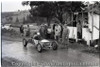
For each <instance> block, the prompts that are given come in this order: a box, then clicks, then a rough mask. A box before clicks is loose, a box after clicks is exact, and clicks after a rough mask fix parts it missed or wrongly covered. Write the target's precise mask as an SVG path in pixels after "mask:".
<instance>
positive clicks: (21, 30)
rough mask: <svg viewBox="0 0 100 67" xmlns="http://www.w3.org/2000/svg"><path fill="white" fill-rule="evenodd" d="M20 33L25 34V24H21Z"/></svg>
mask: <svg viewBox="0 0 100 67" xmlns="http://www.w3.org/2000/svg"><path fill="white" fill-rule="evenodd" d="M20 33H21V35H22V36H23V34H24V27H23V25H21V26H20Z"/></svg>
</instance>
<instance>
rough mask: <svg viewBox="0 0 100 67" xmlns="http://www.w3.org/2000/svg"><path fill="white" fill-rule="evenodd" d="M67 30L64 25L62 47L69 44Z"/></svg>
mask: <svg viewBox="0 0 100 67" xmlns="http://www.w3.org/2000/svg"><path fill="white" fill-rule="evenodd" d="M69 32H70V31H69V29H68V28H67V24H66V23H65V24H64V26H63V33H62V44H63V45H64V46H66V45H68V44H69Z"/></svg>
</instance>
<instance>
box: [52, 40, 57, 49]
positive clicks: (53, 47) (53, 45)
mask: <svg viewBox="0 0 100 67" xmlns="http://www.w3.org/2000/svg"><path fill="white" fill-rule="evenodd" d="M57 48H58V45H57V43H56V42H53V43H52V49H53V50H57Z"/></svg>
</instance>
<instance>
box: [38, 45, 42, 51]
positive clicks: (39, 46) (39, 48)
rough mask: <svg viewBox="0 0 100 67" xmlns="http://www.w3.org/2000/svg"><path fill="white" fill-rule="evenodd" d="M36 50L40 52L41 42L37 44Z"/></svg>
mask: <svg viewBox="0 0 100 67" xmlns="http://www.w3.org/2000/svg"><path fill="white" fill-rule="evenodd" d="M37 50H38V52H42V46H41V44H37Z"/></svg>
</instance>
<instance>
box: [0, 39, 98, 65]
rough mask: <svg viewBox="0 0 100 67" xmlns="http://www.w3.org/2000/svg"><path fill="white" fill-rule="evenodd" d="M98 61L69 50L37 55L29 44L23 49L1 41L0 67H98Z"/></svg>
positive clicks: (45, 51)
mask: <svg viewBox="0 0 100 67" xmlns="http://www.w3.org/2000/svg"><path fill="white" fill-rule="evenodd" d="M99 60H100V58H98V57H94V56H91V55H89V54H86V53H83V52H80V51H77V50H73V49H71V48H68V49H60V48H58V50H56V51H54V50H52V49H47V50H43V52H42V53H38V51H37V50H36V48H35V46H34V45H32V44H30V43H29V44H28V46H27V47H26V48H25V47H23V45H22V42H19V41H7V40H3V41H2V67H99V65H100V64H99Z"/></svg>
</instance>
